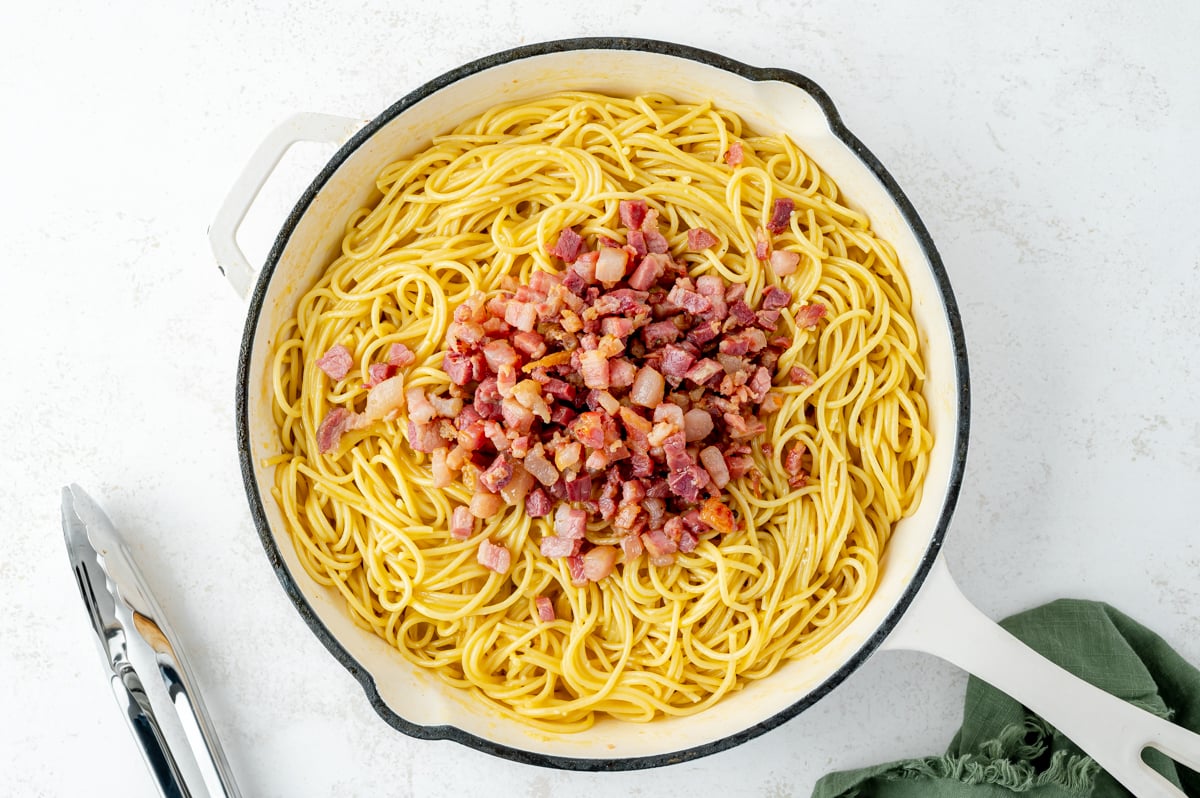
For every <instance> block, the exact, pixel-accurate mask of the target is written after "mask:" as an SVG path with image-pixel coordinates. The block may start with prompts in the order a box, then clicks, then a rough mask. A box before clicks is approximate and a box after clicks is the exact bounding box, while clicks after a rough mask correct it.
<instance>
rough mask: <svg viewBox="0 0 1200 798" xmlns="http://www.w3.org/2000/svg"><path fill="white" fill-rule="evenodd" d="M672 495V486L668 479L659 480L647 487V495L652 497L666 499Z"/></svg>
mask: <svg viewBox="0 0 1200 798" xmlns="http://www.w3.org/2000/svg"><path fill="white" fill-rule="evenodd" d="M670 495H671V486H670V485H668V484H667V482H666V480H659V481H658V482H655V483H654V484H653V485H651V486H650V487H648V488H646V496H647V498H650V499H665V498H667V497H668V496H670Z"/></svg>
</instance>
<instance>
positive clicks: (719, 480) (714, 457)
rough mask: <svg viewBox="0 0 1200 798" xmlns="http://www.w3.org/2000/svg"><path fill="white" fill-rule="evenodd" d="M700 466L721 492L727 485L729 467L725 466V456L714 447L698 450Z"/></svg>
mask: <svg viewBox="0 0 1200 798" xmlns="http://www.w3.org/2000/svg"><path fill="white" fill-rule="evenodd" d="M700 464H701V465H703V466H704V470H705V471H707V472H708V476H709V477H710V478H711V479H712V483H713V484H714V485H716V486H717V489H718V490H723V489H724V488H725V486H726V485H728V484H729V467H728V466H727V465H725V455H723V454H721V450H720V449H718V448H717V447H716V446H706V447H705V448H703V449H701V450H700Z"/></svg>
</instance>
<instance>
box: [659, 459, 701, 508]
mask: <svg viewBox="0 0 1200 798" xmlns="http://www.w3.org/2000/svg"><path fill="white" fill-rule="evenodd" d="M709 481H710V478H709V476H708V472H707V471H705V470H704V469H702V468H700V467H699V466H694V465H692V466H688V467H687V468H684V469H681V470H679V471H673V472H671V475H670V476H669V477H667V484H668V485H669V486H670V488H671V492H672V493H674V494H675V495H676V496H678V497H679V498H681V499H683V500H684V501H686V502H695V501H697V500H698V499H699V498H700V491H701V490H702V489H703V488H704V487H705V486H706V485H707V484H708V483H709Z"/></svg>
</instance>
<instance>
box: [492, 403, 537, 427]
mask: <svg viewBox="0 0 1200 798" xmlns="http://www.w3.org/2000/svg"><path fill="white" fill-rule="evenodd" d="M500 418H501V419H503V421H504V424H505V426H506V427H508V428H509V429H511V430H515V431H516V432H517V434H519V435H524V434H526V433H528V432H529V431H530V430H532V429H533V419H534V415H533V411H532V410H530V409H529V408H527V407H525V405H523V404H521V403H520V402H518V401H517V400H516V399H514V398H512V397H508V398H506V399H504V400H503V401H501V402H500Z"/></svg>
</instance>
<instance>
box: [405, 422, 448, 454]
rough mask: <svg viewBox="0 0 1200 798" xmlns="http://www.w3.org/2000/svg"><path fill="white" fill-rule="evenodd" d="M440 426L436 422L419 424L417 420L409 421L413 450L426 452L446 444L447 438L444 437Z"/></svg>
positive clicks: (410, 440)
mask: <svg viewBox="0 0 1200 798" xmlns="http://www.w3.org/2000/svg"><path fill="white" fill-rule="evenodd" d="M438 427H439V425H438V424H437V423H436V422H427V423H424V424H418V423H417V422H415V421H409V422H408V430H407V431H408V445H409V446H411V447H412V449H413V451H417V452H426V453H429V452H432V451H433V450H434V449H438V448H441V447H442V446H445V445H446V439H445V438H443V437H442V434H441V432H440V431H439V429H438Z"/></svg>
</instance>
